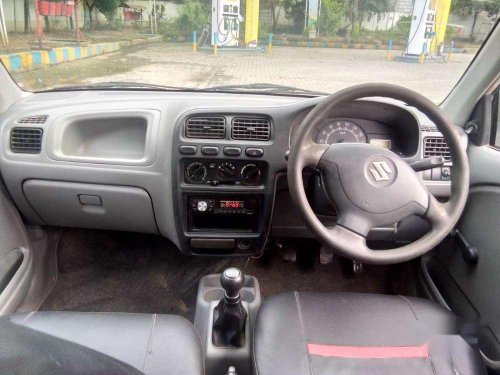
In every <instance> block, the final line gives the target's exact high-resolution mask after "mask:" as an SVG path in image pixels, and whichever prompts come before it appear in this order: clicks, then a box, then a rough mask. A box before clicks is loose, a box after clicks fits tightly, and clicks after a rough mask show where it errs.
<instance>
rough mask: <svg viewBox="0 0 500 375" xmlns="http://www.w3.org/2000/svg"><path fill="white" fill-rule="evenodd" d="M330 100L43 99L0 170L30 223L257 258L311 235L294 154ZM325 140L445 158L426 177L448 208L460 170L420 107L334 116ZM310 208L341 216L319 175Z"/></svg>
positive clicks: (406, 230)
mask: <svg viewBox="0 0 500 375" xmlns="http://www.w3.org/2000/svg"><path fill="white" fill-rule="evenodd" d="M321 100H322V98H321V97H314V98H304V97H287V96H272V95H254V94H241V93H239V94H227V93H202V92H200V93H192V92H190V93H185V92H155V91H68V92H52V93H51V92H48V93H39V94H34V95H32V96H29V97H27V98H26V99H24V100H23V101H21V102H19V103H16V104H15V105H14V106H12V107H11V108H10V109H9V110H8V111H7V112H6V113H4V114H3V115H2V116H1V117H0V126H1V131H2V153H1V159H0V168H1V171H2V176H3V179H4V182H5V185H6V187H7V189H8V191H9V193H10V196H11V197H12V199H13V200H14V202H15V203H16V206H17V207H18V208H19V210H20V212H21V214H22V215H23V217H24V219H25V220H26V221H27V222H28V223H31V224H33V225H53V226H63V227H64V226H66V227H82V228H97V229H108V230H121V231H136V232H144V233H156V234H161V235H162V236H165V237H167V238H168V239H170V240H171V241H172V242H173V243H174V244H175V245H176V246H177V247H178V248H179V249H180V250H181V251H183V252H185V253H186V254H191V255H226V256H228V255H249V254H257V253H259V252H261V251H262V250H263V248H264V247H265V245H266V243H267V242H268V240H269V238H270V237H271V236H273V237H278V238H279V237H310V236H311V234H310V232H309V231H308V230H307V228H306V227H305V226H304V224H303V223H302V221H301V220H300V218H299V216H298V214H297V212H296V211H295V209H294V207H293V203H292V201H291V198H290V195H289V193H288V186H287V179H286V172H287V160H286V155H287V151H288V150H289V149H290V145H291V143H292V142H293V139H294V136H295V134H296V131H297V128H298V126H300V124H301V122H302V120H303V119H304V118H305V117H306V116H307V114H308V113H309V112H310V111H311V109H312V108H314V106H315V105H316V104H317V103H319V102H320V101H321ZM315 141H316V142H318V143H328V144H331V143H338V142H360V143H370V144H374V145H376V146H379V147H382V148H386V149H389V150H391V151H393V152H394V153H396V154H398V155H399V156H401V157H403V158H405V159H406V160H407V161H408V162H412V161H416V160H419V159H422V158H423V157H430V156H443V157H445V158H446V160H447V164H445V166H444V167H439V168H435V170H428V171H425V172H423V173H420V177H421V178H422V181H423V183H424V184H425V185H427V187H428V188H429V190H430V192H431V193H432V194H434V195H436V196H437V197H439V198H440V199H443V200H445V199H446V198H447V197H448V196H449V192H450V181H449V180H450V175H451V161H450V159H449V157H450V155H449V151H448V149H447V146H446V142H444V140H443V138H442V135H441V134H440V133H439V132H438V131H437V129H435V127H434V124H433V123H432V122H431V121H430V120H429V119H428V118H427V117H425V116H424V115H423V114H421V113H420V112H419V111H418V110H417V109H415V108H412V107H408V106H405V105H404V104H402V103H398V102H392V101H388V100H383V99H379V98H372V99H365V100H359V101H356V102H353V103H351V104H350V105H347V106H344V107H343V108H341V109H339V110H337V111H336V112H335V113H331V114H330V115H329V116H328V118H327V119H326V120H325V121H324V122H323V123H322V124H321V127H319V128H318V129H315ZM304 177H305V178H304V180H305V183H306V185H307V192H308V198H309V202H310V204H311V206H312V207H313V209H314V210H315V212H316V213H317V214H318V216H319V217H320V218H321V220H322V221H324V222H325V223H326V224H327V225H334V223H335V219H336V212H335V207H334V206H333V204H332V203H331V202H329V201H328V199H327V198H326V197H325V194H324V192H323V190H322V188H321V178H320V176H319V175H318V174H317V173H316V171H314V170H305V171H304ZM426 230H427V226H426V223H425V222H424V221H423V220H422V219H420V218H416V217H415V218H409V219H408V221H407V222H405V223H393V224H391V225H388V226H387V227H384V228H375V229H374V230H373V231H372V232H371V233H370V235H369V240H371V241H374V242H376V241H400V242H401V241H402V242H405V241H411V240H413V239H415V237H416V236H419V234H421V233H423V232H425V231H426Z"/></svg>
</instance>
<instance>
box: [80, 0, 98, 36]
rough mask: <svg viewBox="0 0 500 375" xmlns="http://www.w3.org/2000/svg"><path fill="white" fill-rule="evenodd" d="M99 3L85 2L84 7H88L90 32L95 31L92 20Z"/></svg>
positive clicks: (93, 0)
mask: <svg viewBox="0 0 500 375" xmlns="http://www.w3.org/2000/svg"><path fill="white" fill-rule="evenodd" d="M96 3H97V0H84V2H83V5H84V6H85V7H87V11H88V15H89V30H94V20H93V19H92V12H93V11H94V7H95V5H96Z"/></svg>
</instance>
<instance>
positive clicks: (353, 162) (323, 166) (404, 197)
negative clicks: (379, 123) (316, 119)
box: [317, 143, 429, 236]
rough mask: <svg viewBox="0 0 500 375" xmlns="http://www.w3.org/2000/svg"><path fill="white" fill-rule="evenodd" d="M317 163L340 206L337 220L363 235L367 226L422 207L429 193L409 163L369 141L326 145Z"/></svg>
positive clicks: (392, 220) (394, 219)
mask: <svg viewBox="0 0 500 375" xmlns="http://www.w3.org/2000/svg"><path fill="white" fill-rule="evenodd" d="M317 168H318V169H319V171H320V173H321V179H322V182H323V185H324V190H325V192H326V194H327V195H328V198H329V199H330V200H331V201H332V202H333V203H334V204H335V206H336V207H337V210H338V212H339V218H338V222H337V223H338V224H339V225H342V226H344V227H346V228H348V229H350V230H352V231H354V232H356V233H358V234H360V235H363V236H365V235H366V234H367V233H368V232H369V231H370V229H372V228H373V227H377V226H383V225H387V224H392V223H395V222H398V221H400V220H402V219H404V218H405V217H408V216H410V215H423V214H425V212H426V211H427V207H428V203H429V196H428V192H427V190H426V188H425V187H424V186H423V184H422V182H421V181H420V180H419V179H418V177H417V175H416V174H415V172H414V171H413V169H411V167H410V166H409V165H408V164H407V163H406V162H405V161H404V160H402V159H401V158H400V157H399V156H397V155H396V154H394V153H392V152H391V151H388V150H384V149H381V148H379V147H376V146H373V145H370V144H358V143H352V144H350V143H341V144H334V145H331V146H330V147H329V148H328V149H327V150H326V151H325V153H324V154H323V155H322V157H321V159H320V161H319V163H318V165H317Z"/></svg>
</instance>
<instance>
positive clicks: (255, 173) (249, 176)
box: [240, 164, 262, 185]
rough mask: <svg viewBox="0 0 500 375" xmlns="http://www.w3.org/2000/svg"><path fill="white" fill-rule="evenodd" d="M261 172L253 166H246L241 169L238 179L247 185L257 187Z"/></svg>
mask: <svg viewBox="0 0 500 375" xmlns="http://www.w3.org/2000/svg"><path fill="white" fill-rule="evenodd" d="M261 174H262V172H261V171H260V168H259V167H257V166H256V165H255V164H247V165H245V166H244V167H243V168H241V172H240V177H241V181H243V182H244V183H245V184H247V185H257V184H258V183H259V182H260V178H261Z"/></svg>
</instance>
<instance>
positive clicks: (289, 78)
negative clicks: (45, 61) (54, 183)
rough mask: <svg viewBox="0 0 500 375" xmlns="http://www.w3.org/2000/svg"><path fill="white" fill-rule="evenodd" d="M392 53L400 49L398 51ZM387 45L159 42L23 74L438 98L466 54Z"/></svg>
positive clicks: (40, 80)
mask: <svg viewBox="0 0 500 375" xmlns="http://www.w3.org/2000/svg"><path fill="white" fill-rule="evenodd" d="M396 53H398V52H397V51H396ZM385 56H386V52H385V51H374V50H348V49H326V48H325V49H322V48H295V47H275V48H274V49H273V53H272V54H271V55H269V54H267V53H258V52H225V53H220V54H219V55H217V56H213V55H212V54H211V53H209V52H198V53H196V54H194V53H193V52H192V51H191V46H189V45H187V44H178V45H175V44H166V43H158V44H152V45H146V46H142V47H140V48H135V49H130V50H126V51H121V52H118V53H114V54H109V55H104V56H99V57H95V58H92V59H86V60H82V61H76V62H72V63H67V64H62V65H60V66H55V67H50V68H47V69H46V70H39V71H37V72H31V73H30V74H27V75H25V78H26V79H27V84H28V85H35V88H36V85H39V86H40V87H42V86H49V87H50V86H51V85H53V84H56V83H61V82H64V83H80V82H87V83H89V82H102V81H136V82H146V83H153V84H160V85H170V86H182V87H194V88H205V87H210V86H214V85H225V84H247V83H256V82H258V83H276V84H283V85H290V86H295V87H298V88H303V89H310V90H315V91H324V92H334V91H337V90H339V89H342V88H344V87H348V86H351V85H353V84H356V83H364V82H387V83H395V84H401V85H404V86H406V87H409V88H412V89H414V90H417V91H419V92H421V93H423V94H424V95H426V96H428V97H429V98H430V99H432V100H434V101H440V100H442V99H443V98H444V97H445V96H446V94H447V93H448V92H449V91H450V90H451V88H452V87H453V86H454V85H455V83H456V82H457V81H458V79H459V78H460V76H461V75H462V74H463V72H464V70H465V69H466V67H467V65H468V64H469V62H470V61H471V59H472V58H473V55H472V54H454V55H453V56H452V59H451V61H450V62H448V63H442V62H436V61H428V62H427V63H426V64H423V65H419V64H408V63H399V62H393V61H387V60H386V59H385Z"/></svg>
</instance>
